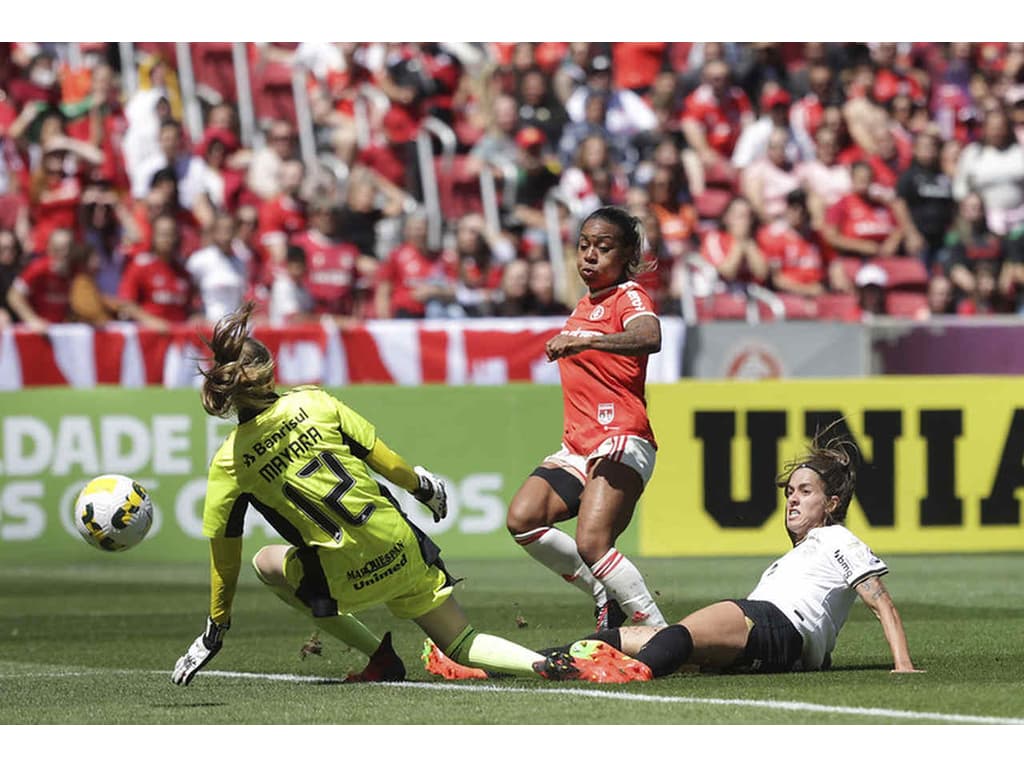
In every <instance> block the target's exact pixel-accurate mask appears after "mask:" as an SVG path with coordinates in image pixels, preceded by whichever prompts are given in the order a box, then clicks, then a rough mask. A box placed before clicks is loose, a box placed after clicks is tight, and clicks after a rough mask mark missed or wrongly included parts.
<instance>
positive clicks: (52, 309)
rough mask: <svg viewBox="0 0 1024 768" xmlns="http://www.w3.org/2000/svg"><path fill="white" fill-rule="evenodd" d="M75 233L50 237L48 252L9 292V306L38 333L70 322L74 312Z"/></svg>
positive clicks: (59, 231) (30, 265) (56, 232)
mask: <svg viewBox="0 0 1024 768" xmlns="http://www.w3.org/2000/svg"><path fill="white" fill-rule="evenodd" d="M71 243H72V236H71V230H68V229H55V230H54V231H53V232H51V233H50V239H49V241H48V242H47V245H46V251H45V253H44V254H43V255H42V256H39V257H37V258H36V259H33V260H32V261H30V262H29V263H28V265H27V266H26V267H25V269H24V270H23V271H22V273H21V274H20V275H18V277H17V278H15V280H14V283H13V284H12V285H11V287H10V288H9V289H8V291H7V305H8V306H9V307H10V308H11V309H12V310H13V311H14V314H15V315H16V316H17V318H18V319H19V320H20V321H21V322H23V323H25V325H27V326H28V327H29V328H31V329H32V330H34V331H39V332H44V331H46V330H47V328H49V327H50V323H63V322H66V321H67V320H68V317H69V312H70V309H71V303H70V291H71V278H72V277H73V274H72V268H71Z"/></svg>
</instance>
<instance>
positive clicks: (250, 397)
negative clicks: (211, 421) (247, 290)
mask: <svg viewBox="0 0 1024 768" xmlns="http://www.w3.org/2000/svg"><path fill="white" fill-rule="evenodd" d="M254 308H255V304H254V303H253V302H251V301H250V302H247V303H245V304H243V305H242V306H241V307H239V308H238V309H237V310H235V311H234V312H232V313H231V314H229V315H225V316H224V317H222V318H221V319H220V320H219V321H217V325H216V326H214V329H213V338H212V339H203V341H204V342H205V343H206V346H207V347H209V349H210V352H211V353H212V354H213V360H212V361H210V363H211V364H210V366H209V368H208V369H207V370H203V368H202V367H200V368H199V372H200V373H201V374H202V375H203V379H204V380H203V387H202V390H201V393H200V396H201V398H202V401H203V409H204V410H205V411H206V412H207V413H208V414H210V415H211V416H220V417H221V418H227V417H228V416H230V415H231V414H232V413H233V412H234V413H242V412H244V411H261V410H263V409H264V408H266V407H267V406H268V405H270V403H272V402H273V401H274V397H275V395H274V358H273V357H271V355H270V350H268V349H267V348H266V347H265V346H263V344H262V343H260V342H258V341H256V339H254V338H252V337H251V336H249V318H250V317H251V316H252V312H253V309H254Z"/></svg>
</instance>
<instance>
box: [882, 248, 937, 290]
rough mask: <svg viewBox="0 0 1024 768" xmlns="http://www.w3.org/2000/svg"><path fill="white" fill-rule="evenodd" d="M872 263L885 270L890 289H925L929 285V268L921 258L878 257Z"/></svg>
mask: <svg viewBox="0 0 1024 768" xmlns="http://www.w3.org/2000/svg"><path fill="white" fill-rule="evenodd" d="M871 263H872V264H877V265H878V266H880V267H881V268H882V269H884V270H885V274H886V275H887V276H888V278H889V285H888V287H889V288H890V289H891V288H908V289H909V288H918V289H920V290H922V291H923V290H924V289H925V287H926V286H927V285H928V270H927V269H926V268H925V266H924V263H923V262H922V261H921V260H920V259H918V258H915V257H913V256H888V257H878V258H874V259H872V260H871Z"/></svg>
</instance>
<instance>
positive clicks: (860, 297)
mask: <svg viewBox="0 0 1024 768" xmlns="http://www.w3.org/2000/svg"><path fill="white" fill-rule="evenodd" d="M853 283H854V285H855V286H856V287H857V305H858V306H859V307H860V311H861V317H862V318H864V319H868V318H871V317H876V316H878V315H884V314H886V311H885V289H886V286H887V285H888V283H889V276H888V275H887V274H886V272H885V270H884V269H882V268H881V267H880V266H878V265H877V264H865V265H864V266H863V267H861V268H860V269H858V270H857V275H856V276H855V277H854V279H853Z"/></svg>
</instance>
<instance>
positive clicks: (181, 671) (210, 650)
mask: <svg viewBox="0 0 1024 768" xmlns="http://www.w3.org/2000/svg"><path fill="white" fill-rule="evenodd" d="M230 626H231V622H230V621H229V622H225V623H224V624H215V623H214V621H213V619H211V618H207V619H206V631H205V632H203V634H201V635H200V636H199V637H197V638H196V639H195V640H193V641H192V645H190V646H189V647H188V650H187V651H185V655H184V656H182V657H181V658H180V659H178V662H177V663H176V664H175V665H174V671H173V672H172V673H171V682H173V683H174V684H175V685H188V684H189V683H191V682H192V678H193V677H195V676H196V673H197V672H198V671H199V670H200V669H202V668H203V667H205V666H206V664H207V663H208V662H209V661H210V659H212V658H213V657H214V656H216V655H217V651H219V650H220V647H221V646H222V645H223V644H224V633H225V632H227V631H228V627H230Z"/></svg>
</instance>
